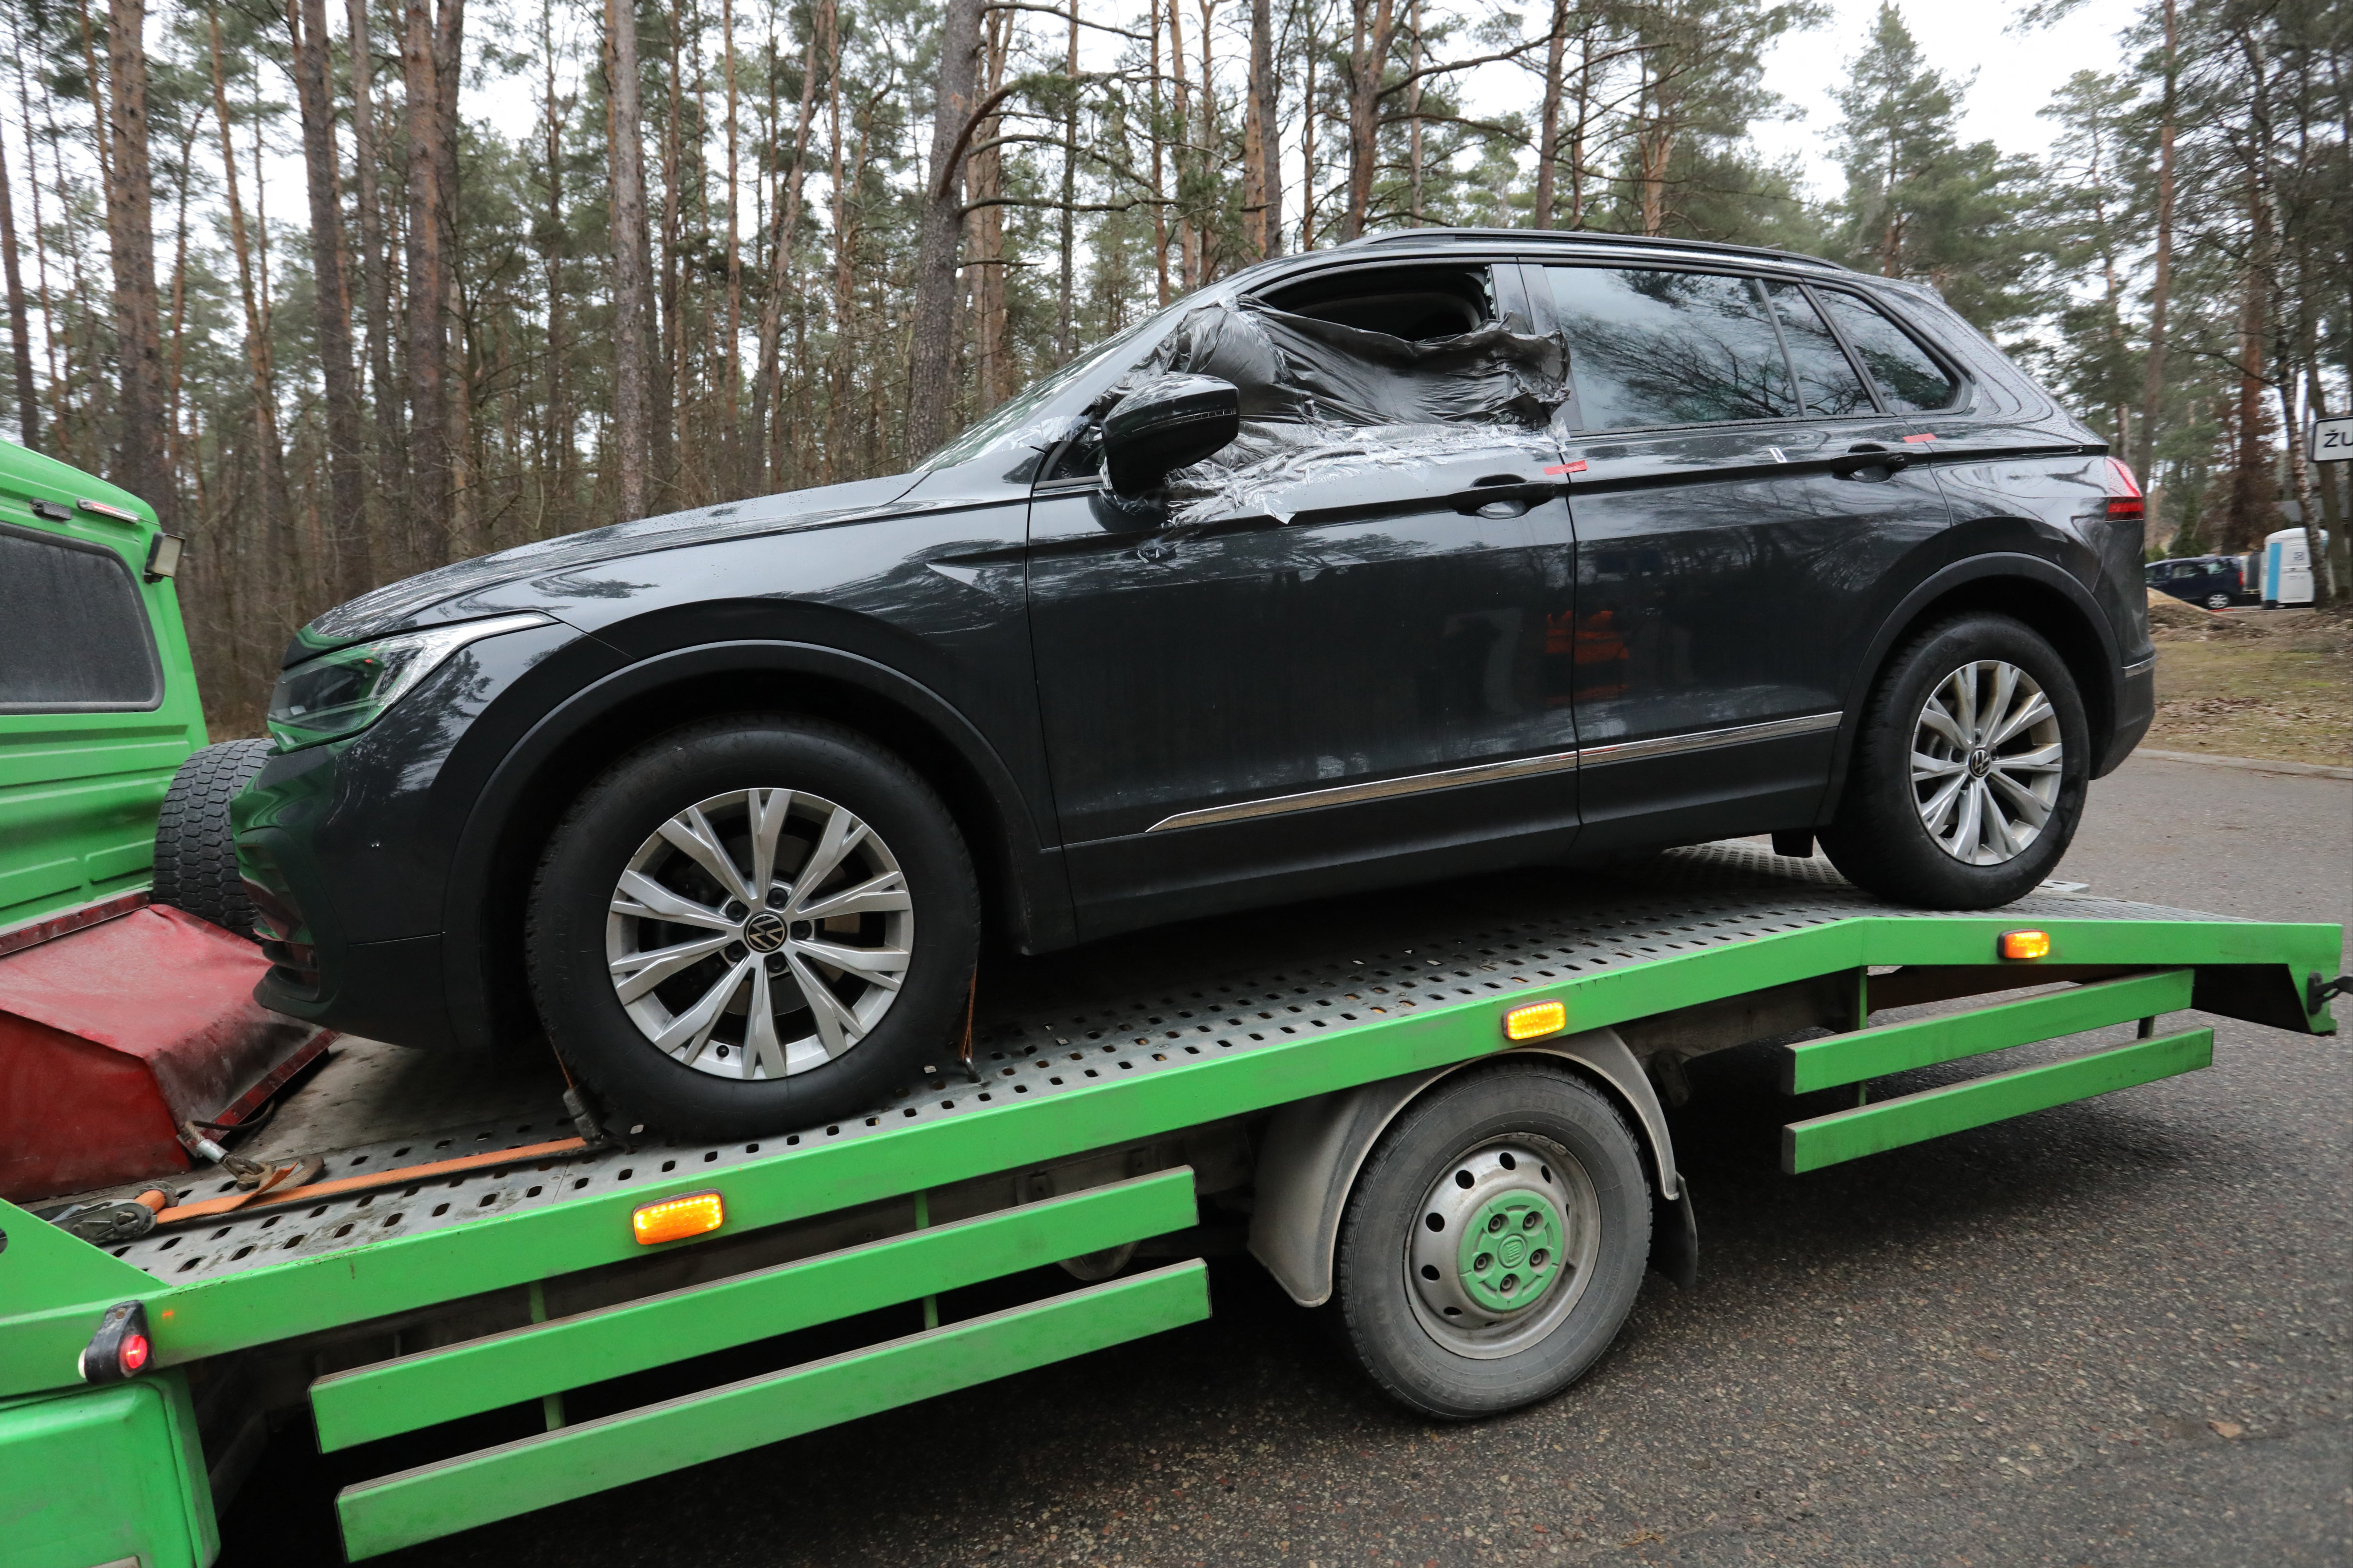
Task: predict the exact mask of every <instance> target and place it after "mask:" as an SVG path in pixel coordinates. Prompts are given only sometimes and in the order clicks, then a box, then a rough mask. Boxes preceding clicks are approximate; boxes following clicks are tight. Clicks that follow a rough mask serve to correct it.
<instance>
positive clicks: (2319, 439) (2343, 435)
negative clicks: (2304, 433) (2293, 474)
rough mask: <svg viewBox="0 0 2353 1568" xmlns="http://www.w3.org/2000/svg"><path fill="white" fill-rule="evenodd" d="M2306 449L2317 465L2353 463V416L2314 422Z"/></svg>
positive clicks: (2339, 415) (2334, 417) (2336, 416)
mask: <svg viewBox="0 0 2353 1568" xmlns="http://www.w3.org/2000/svg"><path fill="white" fill-rule="evenodd" d="M2304 449H2305V450H2306V451H2307V452H2309V453H2311V454H2312V460H2313V461H2314V462H2316V463H2353V414H2337V415H2332V416H2330V417H2328V418H2327V419H2316V420H2314V421H2313V422H2312V438H2311V439H2310V440H2308V441H2306V443H2305V447H2304Z"/></svg>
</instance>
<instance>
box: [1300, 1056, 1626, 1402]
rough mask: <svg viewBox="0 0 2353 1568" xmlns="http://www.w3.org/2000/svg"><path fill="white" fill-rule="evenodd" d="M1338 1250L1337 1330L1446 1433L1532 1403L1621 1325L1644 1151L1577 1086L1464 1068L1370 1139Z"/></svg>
mask: <svg viewBox="0 0 2353 1568" xmlns="http://www.w3.org/2000/svg"><path fill="white" fill-rule="evenodd" d="M1485 1237H1493V1245H1492V1246H1490V1245H1488V1244H1487V1242H1486V1241H1485V1240H1484V1239H1481V1240H1479V1242H1478V1245H1476V1246H1472V1245H1466V1244H1468V1243H1471V1242H1472V1241H1473V1239H1474V1238H1485ZM1338 1250H1339V1256H1338V1258H1337V1267H1336V1268H1335V1276H1334V1287H1335V1289H1334V1297H1333V1310H1334V1313H1335V1320H1336V1327H1337V1328H1338V1330H1339V1332H1340V1337H1341V1339H1342V1340H1343V1342H1345V1344H1346V1345H1347V1347H1348V1349H1349V1351H1350V1352H1351V1353H1352V1354H1353V1355H1354V1356H1355V1357H1356V1361H1357V1363H1359V1364H1360V1365H1362V1366H1363V1367H1364V1369H1365V1371H1366V1373H1368V1374H1369V1375H1370V1376H1371V1377H1372V1379H1373V1381H1374V1382H1375V1383H1376V1384H1378V1385H1379V1386H1380V1388H1381V1390H1382V1391H1383V1392H1384V1393H1386V1394H1388V1395H1389V1396H1390V1397H1391V1398H1393V1399H1395V1400H1397V1401H1398V1403H1399V1404H1401V1405H1406V1406H1408V1407H1409V1408H1410V1409H1413V1410H1416V1411H1419V1412H1420V1413H1421V1414H1422V1415H1431V1416H1436V1417H1439V1418H1440V1419H1442V1420H1451V1421H1467V1420H1474V1419H1477V1418H1478V1417H1481V1416H1485V1415H1498V1414H1500V1413H1502V1412H1504V1411H1506V1410H1513V1409H1516V1408H1518V1407H1519V1406H1521V1405H1530V1404H1534V1403H1535V1402H1536V1401H1537V1400H1540V1399H1546V1398H1549V1397H1550V1396H1551V1395H1553V1394H1557V1393H1559V1392H1560V1391H1561V1390H1562V1389H1563V1388H1566V1387H1567V1386H1568V1384H1571V1383H1573V1382H1575V1381H1576V1380H1577V1378H1578V1377H1580V1376H1582V1375H1583V1374H1584V1373H1585V1372H1586V1370H1587V1369H1588V1368H1589V1367H1590V1366H1592V1364H1593V1363H1594V1362H1595V1361H1597V1360H1598V1359H1599V1357H1600V1355H1601V1352H1603V1351H1605V1350H1607V1349H1609V1343H1610V1342H1611V1341H1612V1340H1613V1339H1615V1338H1616V1337H1617V1334H1618V1331H1619V1329H1620V1326H1622V1325H1623V1324H1624V1322H1625V1321H1626V1316H1627V1314H1628V1313H1629V1312H1630V1311H1632V1310H1633V1307H1634V1298H1635V1295H1636V1293H1637V1292H1638V1291H1639V1290H1640V1289H1641V1283H1642V1272H1643V1268H1644V1267H1645V1263H1646V1260H1647V1259H1648V1258H1649V1256H1650V1250H1651V1194H1650V1187H1649V1182H1648V1179H1647V1177H1646V1176H1645V1174H1644V1172H1643V1165H1642V1154H1641V1145H1640V1144H1639V1143H1638V1142H1636V1141H1635V1137H1634V1134H1633V1132H1632V1131H1630V1129H1629V1128H1628V1127H1627V1125H1626V1121H1625V1119H1624V1118H1623V1117H1622V1116H1621V1115H1620V1113H1619V1111H1618V1108H1617V1107H1616V1106H1615V1105H1614V1104H1612V1103H1611V1101H1610V1100H1609V1097H1608V1096H1607V1095H1605V1094H1603V1093H1602V1092H1601V1091H1600V1090H1599V1089H1595V1088H1594V1087H1593V1086H1592V1085H1591V1084H1589V1083H1588V1082H1587V1081H1586V1080H1585V1079H1582V1078H1581V1077H1579V1076H1577V1074H1576V1073H1574V1072H1571V1071H1569V1070H1567V1069H1566V1068H1559V1067H1555V1066H1552V1065H1549V1064H1542V1063H1534V1062H1511V1063H1503V1064H1498V1065H1496V1066H1493V1067H1490V1068H1472V1069H1471V1070H1470V1071H1467V1072H1464V1073H1461V1074H1457V1075H1456V1076H1454V1077H1452V1078H1451V1079H1446V1080H1444V1081H1443V1082H1442V1083H1440V1084H1439V1085H1438V1086H1436V1087H1435V1088H1433V1089H1431V1090H1430V1092H1429V1093H1428V1094H1426V1095H1424V1096H1422V1097H1421V1098H1420V1099H1419V1100H1415V1101H1414V1102H1413V1103H1412V1104H1411V1105H1409V1106H1408V1107H1407V1108H1406V1110H1404V1111H1403V1112H1402V1113H1401V1114H1400V1115H1399V1116H1398V1120H1397V1121H1396V1122H1395V1123H1394V1124H1393V1125H1392V1126H1391V1127H1390V1128H1389V1129H1388V1131H1387V1132H1385V1133H1383V1134H1382V1136H1381V1140H1380V1142H1378V1143H1377V1144H1376V1145H1375V1146H1374V1149H1373V1152H1372V1154H1371V1156H1370V1157H1369V1158H1368V1159H1367V1160H1366V1163H1365V1167H1364V1170H1363V1173H1361V1174H1360V1175H1359V1176H1358V1177H1357V1179H1356V1185H1355V1188H1354V1190H1353V1191H1351V1192H1350V1194H1349V1195H1348V1203H1347V1207H1346V1209H1345V1212H1344V1214H1343V1216H1342V1219H1341V1223H1340V1236H1339V1249H1338ZM1514 1271H1516V1272H1514Z"/></svg>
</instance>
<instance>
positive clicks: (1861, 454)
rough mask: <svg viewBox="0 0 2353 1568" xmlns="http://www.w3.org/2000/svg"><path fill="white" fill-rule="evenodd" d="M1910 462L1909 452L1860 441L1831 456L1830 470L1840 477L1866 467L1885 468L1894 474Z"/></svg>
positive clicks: (1850, 474) (1848, 476)
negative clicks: (1839, 454)
mask: <svg viewBox="0 0 2353 1568" xmlns="http://www.w3.org/2000/svg"><path fill="white" fill-rule="evenodd" d="M1911 462H1912V454H1911V453H1909V452H1899V451H1896V450H1894V448H1892V447H1881V446H1876V445H1874V444H1873V443H1872V442H1869V441H1862V442H1858V443H1856V444H1855V445H1854V446H1852V447H1848V448H1847V449H1846V451H1845V452H1844V453H1843V454H1842V455H1841V456H1839V457H1836V458H1831V473H1834V474H1836V475H1838V476H1839V477H1840V478H1841V479H1847V478H1850V477H1852V476H1853V475H1855V474H1859V473H1862V472H1863V471H1864V470H1865V469H1867V468H1885V469H1886V470H1887V471H1888V472H1889V473H1891V474H1894V473H1896V472H1899V471H1900V470H1902V469H1904V468H1908V467H1909V466H1910V465H1911Z"/></svg>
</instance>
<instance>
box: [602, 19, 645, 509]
mask: <svg viewBox="0 0 2353 1568" xmlns="http://www.w3.org/2000/svg"><path fill="white" fill-rule="evenodd" d="M605 81H606V87H607V99H606V103H607V111H608V113H609V115H610V117H611V123H610V126H609V129H608V134H607V150H608V153H609V159H608V170H607V172H608V174H609V177H610V179H611V182H612V192H611V201H612V215H613V216H612V236H613V432H612V437H611V440H610V447H609V449H610V451H611V454H612V458H613V465H614V479H615V481H616V494H615V504H616V506H617V509H618V510H617V521H622V522H628V521H634V520H636V519H638V518H641V517H643V516H645V515H646V486H647V474H646V464H647V460H648V458H649V436H650V432H649V429H648V423H649V421H648V415H649V408H648V406H647V400H646V390H647V388H646V371H647V365H646V358H647V350H648V348H649V337H650V335H651V334H650V331H649V329H650V327H651V325H652V323H651V322H649V321H648V320H647V318H648V317H649V316H650V315H651V314H652V304H653V301H652V300H651V298H650V289H649V287H648V284H649V279H648V278H647V276H646V271H647V268H646V174H645V141H644V123H645V118H644V114H643V111H642V110H641V109H640V107H639V104H638V14H637V8H636V6H635V5H634V4H633V0H605Z"/></svg>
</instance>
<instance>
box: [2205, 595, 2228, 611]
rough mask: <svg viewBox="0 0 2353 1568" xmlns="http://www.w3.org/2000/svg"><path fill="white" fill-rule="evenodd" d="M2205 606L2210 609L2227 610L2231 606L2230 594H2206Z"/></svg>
mask: <svg viewBox="0 0 2353 1568" xmlns="http://www.w3.org/2000/svg"><path fill="white" fill-rule="evenodd" d="M2206 607H2207V608H2208V609H2210V610H2227V609H2229V608H2230V607H2231V595H2228V594H2209V595H2206Z"/></svg>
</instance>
